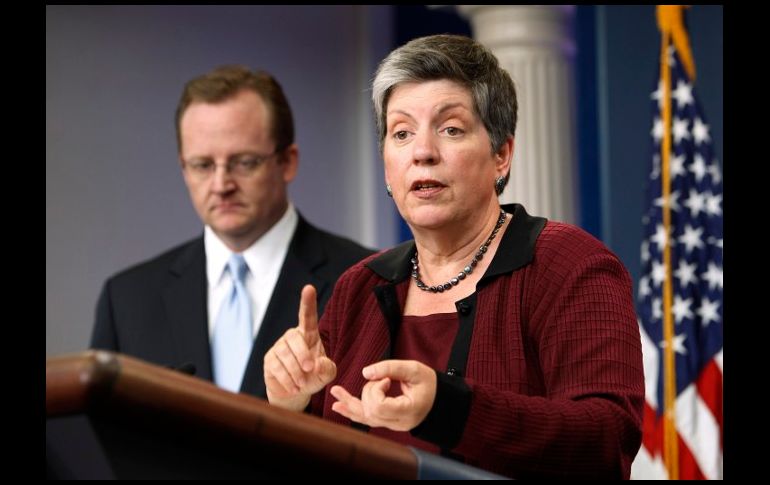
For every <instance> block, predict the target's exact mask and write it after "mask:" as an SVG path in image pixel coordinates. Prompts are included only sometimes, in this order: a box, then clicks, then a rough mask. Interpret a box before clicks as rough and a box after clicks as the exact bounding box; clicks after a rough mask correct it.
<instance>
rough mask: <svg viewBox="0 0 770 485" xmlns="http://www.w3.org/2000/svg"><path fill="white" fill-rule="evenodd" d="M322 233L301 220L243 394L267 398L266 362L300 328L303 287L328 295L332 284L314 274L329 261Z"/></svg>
mask: <svg viewBox="0 0 770 485" xmlns="http://www.w3.org/2000/svg"><path fill="white" fill-rule="evenodd" d="M321 247H322V245H321V244H320V240H319V235H318V233H317V232H316V231H315V230H314V229H313V228H312V227H311V226H310V225H309V224H308V223H307V222H306V221H305V220H304V219H303V218H302V216H300V217H299V221H298V223H297V229H296V231H295V233H294V237H293V238H292V241H291V245H290V246H289V251H288V252H287V253H286V260H285V261H284V264H283V267H282V268H281V274H280V275H279V276H278V281H277V283H276V285H275V290H273V295H272V297H271V298H270V304H269V305H268V307H267V310H266V312H265V317H264V319H263V320H262V325H261V327H260V329H259V333H258V334H257V338H256V340H255V342H254V347H253V348H252V351H251V357H250V358H249V364H248V366H247V367H246V373H245V375H244V379H243V384H242V386H241V392H247V393H250V394H254V395H257V396H259V397H262V398H266V397H267V395H266V391H265V382H264V376H263V375H264V372H263V366H262V364H263V359H264V356H265V352H267V351H268V350H270V347H272V346H273V344H274V343H275V341H276V340H278V339H279V338H280V337H281V335H283V334H284V333H285V332H286V331H287V330H288V329H290V328H292V327H296V326H297V312H298V311H299V298H300V292H301V291H302V287H303V286H305V285H306V284H311V285H313V286H315V287H316V290H317V292H318V295H319V300H320V299H321V295H325V293H326V291H327V286H329V283H328V282H326V281H324V280H322V279H320V278H318V277H317V276H315V275H314V274H313V269H314V268H316V267H317V266H318V265H319V264H321V263H323V262H324V261H325V259H326V255H325V253H324V251H323V250H322V249H321Z"/></svg>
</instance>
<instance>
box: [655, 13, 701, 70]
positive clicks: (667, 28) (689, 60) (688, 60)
mask: <svg viewBox="0 0 770 485" xmlns="http://www.w3.org/2000/svg"><path fill="white" fill-rule="evenodd" d="M686 8H690V6H689V5H658V6H657V9H656V14H657V18H658V29H660V31H661V32H663V33H665V32H667V33H669V34H670V35H671V39H672V40H673V41H674V46H675V47H676V51H677V53H678V54H679V58H680V59H681V60H682V64H683V65H684V68H685V70H686V71H687V75H688V76H689V78H690V80H691V81H692V82H695V61H694V60H693V57H692V50H690V39H689V36H688V35H687V30H686V29H685V28H684V9H686Z"/></svg>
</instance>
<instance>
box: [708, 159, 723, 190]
mask: <svg viewBox="0 0 770 485" xmlns="http://www.w3.org/2000/svg"><path fill="white" fill-rule="evenodd" d="M708 171H709V173H710V174H711V181H712V182H714V183H715V184H718V183H719V181H720V180H722V173H721V172H720V170H719V165H717V161H716V160H714V162H713V163H712V164H711V165H709V168H708Z"/></svg>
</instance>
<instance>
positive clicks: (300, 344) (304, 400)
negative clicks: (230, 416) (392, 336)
mask: <svg viewBox="0 0 770 485" xmlns="http://www.w3.org/2000/svg"><path fill="white" fill-rule="evenodd" d="M263 368H264V372H265V387H266V388H267V400H268V401H270V404H273V405H276V406H279V407H282V408H285V409H292V410H295V411H302V410H303V409H305V407H307V405H308V403H309V402H310V397H311V396H312V395H313V394H315V393H316V392H318V391H320V390H321V389H323V388H324V387H326V385H327V384H328V383H330V382H331V381H332V380H333V379H334V377H335V376H336V375H337V366H336V365H335V364H334V362H332V360H331V359H330V358H328V357H327V356H326V351H325V350H324V346H323V343H322V342H321V335H320V334H319V333H318V310H317V307H316V291H315V288H314V287H313V286H312V285H305V287H304V288H302V294H301V296H300V302H299V325H298V326H297V327H295V328H291V329H289V330H287V331H286V333H284V334H283V336H282V337H281V338H279V339H278V340H277V341H276V342H275V344H274V345H273V346H272V347H271V348H270V350H268V351H267V353H265V361H264V366H263Z"/></svg>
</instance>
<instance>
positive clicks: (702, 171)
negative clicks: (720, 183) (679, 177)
mask: <svg viewBox="0 0 770 485" xmlns="http://www.w3.org/2000/svg"><path fill="white" fill-rule="evenodd" d="M690 171H691V172H692V173H693V174H695V181H696V182H698V183H700V181H701V180H703V177H705V176H706V172H707V171H708V169H707V168H706V161H705V160H704V159H703V157H702V156H701V154H700V153H696V154H695V160H694V161H693V162H692V164H691V165H690Z"/></svg>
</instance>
